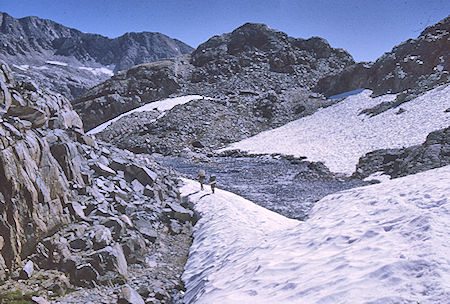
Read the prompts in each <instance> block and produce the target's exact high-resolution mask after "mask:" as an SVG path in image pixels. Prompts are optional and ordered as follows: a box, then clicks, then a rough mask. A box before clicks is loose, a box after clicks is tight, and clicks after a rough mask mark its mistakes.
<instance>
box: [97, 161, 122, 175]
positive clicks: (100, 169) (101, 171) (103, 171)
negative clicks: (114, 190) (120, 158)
mask: <svg viewBox="0 0 450 304" xmlns="http://www.w3.org/2000/svg"><path fill="white" fill-rule="evenodd" d="M94 170H95V172H96V173H97V174H98V175H102V176H104V177H108V176H114V175H116V174H117V173H116V171H114V170H113V169H111V168H110V167H108V166H106V165H104V164H102V163H100V162H97V163H96V164H95V165H94Z"/></svg>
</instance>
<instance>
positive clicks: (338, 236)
mask: <svg viewBox="0 0 450 304" xmlns="http://www.w3.org/2000/svg"><path fill="white" fill-rule="evenodd" d="M184 182H185V185H184V186H183V187H182V189H181V191H182V195H184V196H188V197H189V198H190V201H191V202H193V203H194V205H195V209H196V211H197V212H199V214H200V215H201V218H200V220H199V221H198V223H197V224H196V225H195V226H194V241H193V245H192V247H191V249H190V254H189V258H188V261H187V264H186V271H185V273H184V274H183V281H184V282H185V286H186V289H187V290H186V293H185V298H184V300H185V302H186V303H199V304H201V303H205V304H206V303H207V304H210V303H214V304H221V303H230V304H232V303H233V304H234V303H245V304H252V303H254V304H256V303H258V304H260V303H280V304H282V303H332V304H339V303H342V304H343V303H380V304H381V303H421V304H423V303H449V302H448V300H449V299H450V243H449V239H448V238H449V224H450V201H449V196H450V166H446V167H443V168H439V169H434V170H430V171H426V172H422V173H419V174H416V175H410V176H407V177H403V178H398V179H394V180H390V181H386V182H383V183H381V184H377V185H371V186H366V187H362V188H354V189H350V190H346V191H343V192H339V193H335V194H332V195H329V196H327V197H325V198H324V199H322V200H320V201H319V202H318V203H316V204H315V206H314V207H313V209H312V211H311V214H310V218H309V219H308V220H307V221H305V222H299V221H296V220H292V219H288V218H285V217H283V216H281V215H279V214H276V213H273V212H271V211H268V210H267V209H264V208H262V207H259V206H257V205H255V204H253V203H252V202H250V201H248V200H245V199H243V198H242V197H239V196H237V195H235V194H232V193H229V192H226V191H222V190H217V191H216V193H215V194H211V193H210V191H209V189H207V190H205V191H199V185H198V183H197V182H194V181H190V180H185V181H184Z"/></svg>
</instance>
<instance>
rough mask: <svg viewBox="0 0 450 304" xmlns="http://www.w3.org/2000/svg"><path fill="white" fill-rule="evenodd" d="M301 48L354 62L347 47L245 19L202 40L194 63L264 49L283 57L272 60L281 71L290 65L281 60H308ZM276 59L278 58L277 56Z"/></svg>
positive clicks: (323, 55)
mask: <svg viewBox="0 0 450 304" xmlns="http://www.w3.org/2000/svg"><path fill="white" fill-rule="evenodd" d="M302 51H304V52H314V55H315V58H324V57H330V56H332V55H335V56H337V57H339V58H340V59H341V60H342V61H343V62H345V63H346V64H347V63H353V62H354V60H353V58H352V57H351V55H350V54H348V53H347V52H346V51H345V50H342V49H334V48H332V47H331V46H330V45H329V43H328V42H327V41H326V40H325V39H323V38H320V37H311V38H309V39H301V38H293V37H289V36H288V35H287V34H286V33H283V32H281V31H278V30H274V29H271V28H270V27H269V26H267V25H265V24H260V23H246V24H244V25H242V26H240V27H238V28H237V29H235V30H234V31H233V32H231V33H227V34H223V35H221V36H214V37H212V38H211V39H209V40H208V41H206V42H205V43H203V44H201V45H200V46H199V47H198V48H197V49H196V50H195V51H194V52H193V53H192V63H193V64H194V65H195V66H203V65H204V64H206V63H207V62H210V61H213V60H217V59H218V57H219V56H240V55H245V54H246V53H247V54H248V55H251V54H252V53H254V52H263V53H267V54H270V55H272V57H275V56H277V57H280V58H279V60H280V61H278V63H274V62H273V63H272V66H271V68H272V69H274V70H275V71H277V69H280V68H281V70H282V71H280V72H285V70H291V69H290V68H288V67H284V68H283V67H281V66H279V65H280V63H281V64H282V65H284V66H287V65H290V66H292V65H297V64H302V63H305V62H306V61H309V59H310V58H303V57H302V55H307V54H302V53H301V52H302ZM255 55H257V56H258V55H261V54H255ZM274 61H277V60H275V59H274ZM277 66H278V67H277ZM291 71H292V70H291ZM292 72H293V71H292Z"/></svg>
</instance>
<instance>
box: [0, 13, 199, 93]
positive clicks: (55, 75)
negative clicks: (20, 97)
mask: <svg viewBox="0 0 450 304" xmlns="http://www.w3.org/2000/svg"><path fill="white" fill-rule="evenodd" d="M0 40H1V41H2V43H1V45H0V60H4V61H5V62H7V63H9V64H10V66H11V68H12V69H13V71H14V72H15V73H16V74H17V77H18V78H20V79H27V80H30V79H32V80H33V81H35V82H37V83H38V85H39V86H40V87H47V88H50V89H51V90H52V91H55V92H58V93H61V94H63V95H64V96H65V97H67V98H69V99H71V98H73V97H76V96H78V95H80V94H81V93H83V92H84V91H86V90H87V89H88V88H90V87H92V86H94V85H96V84H98V83H100V82H101V81H104V80H106V79H108V78H109V77H110V76H111V75H112V73H113V72H118V71H121V70H125V69H128V68H130V67H132V66H134V65H136V64H139V63H143V62H152V61H157V60H161V59H164V58H170V57H176V56H179V55H181V54H187V53H190V52H192V50H193V49H192V48H191V47H190V46H188V45H186V44H184V43H183V42H181V41H179V40H177V39H172V38H170V37H168V36H166V35H163V34H161V33H152V32H142V33H126V34H124V35H122V36H120V37H118V38H114V39H110V38H108V37H104V36H101V35H97V34H89V33H82V32H80V31H78V30H76V29H72V28H68V27H65V26H63V25H61V24H58V23H56V22H53V21H51V20H46V19H40V18H38V17H24V18H20V19H16V18H13V17H11V16H10V15H8V14H7V13H0Z"/></svg>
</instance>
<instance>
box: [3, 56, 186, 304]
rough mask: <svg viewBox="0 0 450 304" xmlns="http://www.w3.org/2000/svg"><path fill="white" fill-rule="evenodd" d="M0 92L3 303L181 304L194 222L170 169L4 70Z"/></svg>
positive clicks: (64, 102) (57, 98)
mask: <svg viewBox="0 0 450 304" xmlns="http://www.w3.org/2000/svg"><path fill="white" fill-rule="evenodd" d="M0 86H1V91H0V303H12V302H13V299H16V300H21V301H22V302H21V303H50V302H51V303H169V302H172V303H177V302H178V301H179V300H180V299H181V297H182V295H183V291H184V286H183V283H182V281H181V279H180V277H181V274H182V272H183V267H184V264H185V261H186V258H187V254H188V250H189V246H190V244H191V241H192V237H191V235H192V232H191V230H192V229H191V228H192V225H193V223H194V222H195V215H194V213H193V212H192V211H191V210H190V209H189V206H187V205H186V204H185V203H182V201H181V197H180V194H179V192H178V190H177V189H178V188H179V186H180V182H179V180H178V178H177V176H176V175H175V174H174V172H172V171H170V170H169V169H167V168H164V167H162V166H161V165H159V164H158V163H157V162H155V161H154V160H153V159H152V158H151V157H150V156H145V155H139V156H138V155H134V154H133V153H131V152H128V151H125V150H120V149H117V148H114V147H111V146H108V145H106V144H102V143H97V142H96V141H95V140H94V139H93V138H91V137H89V136H87V135H86V134H84V132H83V125H82V123H81V120H80V118H79V117H78V115H77V114H76V113H75V112H74V111H73V110H72V107H71V105H70V103H69V102H68V100H67V99H65V98H63V97H62V96H60V95H55V94H51V93H48V92H43V91H41V90H40V89H39V88H37V87H36V86H35V85H34V84H33V83H17V82H15V81H14V79H13V77H12V76H11V73H10V70H9V68H8V66H7V65H5V64H1V69H0Z"/></svg>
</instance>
